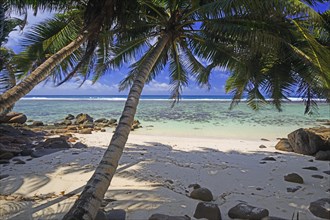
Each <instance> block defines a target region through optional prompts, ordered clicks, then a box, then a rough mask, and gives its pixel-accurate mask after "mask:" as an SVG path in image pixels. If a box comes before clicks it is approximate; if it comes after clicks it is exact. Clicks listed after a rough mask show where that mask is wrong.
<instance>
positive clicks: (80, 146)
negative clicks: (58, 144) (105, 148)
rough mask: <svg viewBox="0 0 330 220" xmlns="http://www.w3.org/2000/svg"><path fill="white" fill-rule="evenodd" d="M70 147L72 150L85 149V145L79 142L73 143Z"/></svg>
mask: <svg viewBox="0 0 330 220" xmlns="http://www.w3.org/2000/svg"><path fill="white" fill-rule="evenodd" d="M72 147H73V148H78V149H81V148H87V145H86V144H83V143H81V142H77V143H75V144H74V145H73V146H72Z"/></svg>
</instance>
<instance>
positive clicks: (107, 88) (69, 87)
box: [29, 80, 118, 95]
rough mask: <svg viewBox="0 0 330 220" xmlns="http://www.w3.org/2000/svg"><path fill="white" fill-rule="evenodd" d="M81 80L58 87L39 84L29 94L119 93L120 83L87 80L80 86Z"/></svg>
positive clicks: (49, 84)
mask: <svg viewBox="0 0 330 220" xmlns="http://www.w3.org/2000/svg"><path fill="white" fill-rule="evenodd" d="M79 85H80V82H79V81H78V82H72V81H69V82H66V83H63V84H62V85H60V86H58V87H56V86H54V85H53V84H51V83H47V84H43V83H41V84H39V85H37V86H36V87H35V88H34V89H33V90H32V91H31V92H30V93H29V95H113V94H118V85H116V84H112V85H107V84H103V83H100V82H96V83H94V84H93V83H92V81H91V80H86V81H85V83H84V84H83V85H82V86H81V87H79Z"/></svg>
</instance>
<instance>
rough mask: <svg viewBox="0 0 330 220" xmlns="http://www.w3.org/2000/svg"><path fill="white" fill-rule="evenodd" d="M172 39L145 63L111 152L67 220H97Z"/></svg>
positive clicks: (163, 42)
mask: <svg viewBox="0 0 330 220" xmlns="http://www.w3.org/2000/svg"><path fill="white" fill-rule="evenodd" d="M169 38H170V37H169V36H168V35H165V36H163V37H162V38H161V39H160V40H159V41H158V43H157V45H156V47H155V48H154V51H153V52H152V54H151V55H150V57H149V58H148V59H147V60H146V61H145V63H144V65H142V66H143V68H142V69H141V72H140V73H139V75H138V76H137V78H136V79H135V80H134V82H133V85H132V87H131V89H130V92H129V94H128V97H127V100H126V103H125V107H124V110H123V112H122V115H121V117H120V120H119V122H118V126H117V128H116V130H115V133H114V134H113V136H112V139H111V142H110V144H109V146H108V149H107V150H106V152H105V153H104V155H103V158H102V160H101V162H100V163H99V165H98V167H97V168H96V170H95V172H94V174H93V176H92V177H91V178H90V179H89V181H88V183H87V185H86V186H85V188H84V190H83V192H82V193H81V195H80V197H79V198H78V200H77V201H76V202H75V204H74V205H73V206H72V207H71V209H70V211H69V212H68V213H67V214H66V215H65V216H64V218H63V220H73V219H84V220H87V219H94V218H95V216H96V214H97V212H98V209H99V207H100V205H101V202H102V200H103V197H104V194H105V193H106V191H107V190H108V188H109V185H110V183H111V180H112V178H113V176H114V174H115V172H116V169H117V166H118V162H119V159H120V157H121V155H122V153H123V150H124V147H125V144H126V141H127V138H128V135H129V133H130V131H131V125H132V123H133V120H134V116H135V113H136V109H137V106H138V103H139V99H140V96H141V92H142V89H143V87H144V83H145V81H146V79H147V78H148V76H149V73H150V72H151V70H152V68H153V66H154V65H155V62H156V61H157V59H158V57H159V56H160V54H161V53H162V51H163V50H164V48H165V46H166V44H167V42H168V40H169Z"/></svg>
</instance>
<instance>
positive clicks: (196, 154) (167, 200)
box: [0, 131, 330, 220]
mask: <svg viewBox="0 0 330 220" xmlns="http://www.w3.org/2000/svg"><path fill="white" fill-rule="evenodd" d="M111 135H112V132H111V131H108V132H106V133H101V132H94V133H93V134H89V135H82V134H75V136H77V137H78V138H79V140H80V141H81V142H82V143H85V144H87V145H88V148H83V149H69V150H63V151H60V152H56V153H53V154H49V155H46V156H43V157H39V158H33V159H32V160H31V157H19V158H20V159H21V160H23V161H25V162H26V164H14V163H12V162H11V163H10V164H7V165H0V166H1V175H9V176H8V177H6V178H3V179H1V180H0V184H1V187H0V194H1V195H6V196H1V201H0V218H1V219H13V220H14V219H22V220H23V219H24V220H27V219H61V217H62V216H63V215H64V214H65V212H66V211H68V209H69V208H70V206H71V205H72V203H73V202H74V200H75V199H76V198H77V196H78V195H79V193H80V192H81V190H82V187H83V186H84V184H85V183H86V182H87V180H88V179H89V178H90V176H91V175H92V173H93V170H94V168H95V167H96V166H97V164H98V162H99V161H100V159H101V157H102V155H103V152H104V150H105V149H106V147H107V145H108V143H109V142H110V138H111ZM276 142H277V141H276V140H270V141H266V140H260V139H258V140H238V139H237V140H235V139H233V140H230V139H215V138H214V139H212V138H198V137H189V138H187V137H184V138H183V137H166V136H151V135H142V134H136V133H134V132H132V133H131V134H130V136H129V140H128V143H127V145H126V149H125V152H124V154H123V156H122V158H121V161H120V165H119V167H118V170H117V174H116V175H115V177H114V179H113V181H112V183H111V186H110V188H109V190H108V192H107V194H106V196H105V204H104V209H105V210H111V209H123V210H125V211H126V219H128V220H139V219H141V220H142V219H148V218H149V217H150V216H151V215H152V214H154V213H162V214H167V215H173V216H183V215H188V216H190V217H192V219H194V218H193V215H194V211H195V208H196V206H197V204H198V203H199V202H200V201H199V200H195V199H192V198H190V197H189V190H190V189H189V187H188V186H189V185H190V184H195V183H197V184H199V185H200V186H201V187H206V188H208V189H209V190H210V191H211V192H212V194H213V197H214V198H213V201H212V202H213V203H215V204H218V205H219V208H220V210H221V215H222V219H229V217H228V210H229V209H230V208H232V207H234V206H235V205H236V204H238V203H240V202H242V201H244V202H247V203H248V204H249V205H253V206H256V207H260V208H267V209H268V210H269V213H270V216H276V217H280V218H284V219H291V218H292V216H293V214H294V213H298V212H299V219H300V220H304V219H306V220H307V219H318V218H317V217H315V216H314V215H312V214H311V212H310V211H309V210H308V207H309V204H310V202H313V201H315V200H318V199H320V198H328V197H329V196H330V192H329V189H330V181H329V178H330V176H329V175H328V174H326V173H323V172H324V171H328V170H329V162H324V161H315V160H313V161H312V162H311V160H312V159H313V157H310V156H303V155H298V154H294V153H287V152H280V151H277V150H275V148H274V146H275V144H276ZM260 145H264V146H266V148H259V146H260ZM265 157H273V158H274V159H275V160H276V161H266V160H263V159H264V158H265ZM309 166H314V167H317V168H318V170H317V171H313V170H307V169H302V168H304V167H309ZM289 173H297V174H299V175H300V176H302V177H303V179H304V183H303V184H297V183H290V182H286V181H284V176H285V175H286V174H289ZM315 174H318V175H322V176H323V179H319V178H314V177H312V175H315ZM297 186H300V187H301V188H299V189H298V190H297V191H296V192H287V188H296V187H297Z"/></svg>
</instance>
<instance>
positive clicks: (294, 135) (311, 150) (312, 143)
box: [275, 127, 330, 160]
mask: <svg viewBox="0 0 330 220" xmlns="http://www.w3.org/2000/svg"><path fill="white" fill-rule="evenodd" d="M275 148H276V149H277V150H281V151H287V152H295V153H298V154H304V155H312V156H315V159H316V160H330V128H328V127H319V128H309V129H305V128H300V129H298V130H296V131H293V132H291V133H290V134H288V138H283V139H281V140H280V141H279V142H278V143H277V144H276V146H275Z"/></svg>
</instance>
